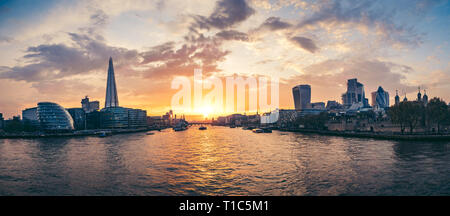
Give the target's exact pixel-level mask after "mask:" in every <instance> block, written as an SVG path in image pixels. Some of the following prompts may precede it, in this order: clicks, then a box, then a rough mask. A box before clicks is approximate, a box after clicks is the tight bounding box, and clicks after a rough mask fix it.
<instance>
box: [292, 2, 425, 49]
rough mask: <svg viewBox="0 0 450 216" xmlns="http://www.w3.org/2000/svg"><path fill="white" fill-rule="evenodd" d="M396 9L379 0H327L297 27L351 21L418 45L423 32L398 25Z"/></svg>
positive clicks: (343, 23)
mask: <svg viewBox="0 0 450 216" xmlns="http://www.w3.org/2000/svg"><path fill="white" fill-rule="evenodd" d="M395 15H396V10H395V9H388V7H386V5H383V4H382V3H380V4H377V2H376V1H369V0H364V1H326V2H325V3H324V4H321V5H319V10H318V11H317V12H315V13H313V14H312V15H310V16H308V17H306V18H304V19H302V20H301V21H300V22H299V23H298V24H297V25H296V26H295V28H296V29H298V30H312V29H317V28H331V29H332V28H336V27H337V26H338V25H348V24H351V25H353V26H356V27H361V29H367V28H372V29H374V30H375V32H376V33H377V35H379V36H381V37H383V38H384V39H385V40H386V41H392V42H394V43H401V44H404V45H411V46H416V45H419V44H420V43H422V35H421V34H418V33H417V32H415V29H414V28H413V27H411V26H406V25H397V24H396V23H395V22H394V20H395Z"/></svg>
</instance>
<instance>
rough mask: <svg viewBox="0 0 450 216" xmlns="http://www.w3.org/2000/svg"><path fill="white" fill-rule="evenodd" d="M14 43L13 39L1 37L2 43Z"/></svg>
mask: <svg viewBox="0 0 450 216" xmlns="http://www.w3.org/2000/svg"><path fill="white" fill-rule="evenodd" d="M12 41H13V39H12V38H11V37H8V36H3V35H0V43H11V42H12Z"/></svg>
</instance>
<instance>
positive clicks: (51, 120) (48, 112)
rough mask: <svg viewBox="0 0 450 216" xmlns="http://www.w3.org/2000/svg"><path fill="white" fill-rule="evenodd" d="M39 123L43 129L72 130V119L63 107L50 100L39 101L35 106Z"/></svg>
mask: <svg viewBox="0 0 450 216" xmlns="http://www.w3.org/2000/svg"><path fill="white" fill-rule="evenodd" d="M37 117H38V119H39V124H40V127H41V129H42V130H44V131H71V130H74V126H73V120H72V117H71V116H70V114H69V112H67V110H66V109H64V107H62V106H60V105H58V104H56V103H51V102H40V103H38V107H37Z"/></svg>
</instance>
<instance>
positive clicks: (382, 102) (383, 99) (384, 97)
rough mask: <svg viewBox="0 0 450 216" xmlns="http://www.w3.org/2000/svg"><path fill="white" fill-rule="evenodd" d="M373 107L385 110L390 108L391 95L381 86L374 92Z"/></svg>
mask: <svg viewBox="0 0 450 216" xmlns="http://www.w3.org/2000/svg"><path fill="white" fill-rule="evenodd" d="M372 107H374V108H379V109H384V108H387V107H389V93H388V92H387V91H384V89H383V88H382V87H381V86H379V87H378V90H377V91H375V92H372Z"/></svg>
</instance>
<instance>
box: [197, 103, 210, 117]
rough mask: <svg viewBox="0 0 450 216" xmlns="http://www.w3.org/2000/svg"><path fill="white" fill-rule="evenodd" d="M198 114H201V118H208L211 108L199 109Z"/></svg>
mask: <svg viewBox="0 0 450 216" xmlns="http://www.w3.org/2000/svg"><path fill="white" fill-rule="evenodd" d="M198 111H199V113H201V114H203V117H205V118H206V117H208V116H209V115H210V114H211V113H212V112H213V108H212V107H210V106H205V107H201V108H200V109H199V110H198Z"/></svg>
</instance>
